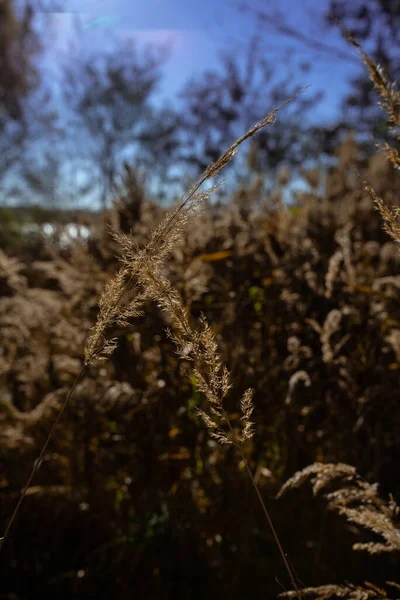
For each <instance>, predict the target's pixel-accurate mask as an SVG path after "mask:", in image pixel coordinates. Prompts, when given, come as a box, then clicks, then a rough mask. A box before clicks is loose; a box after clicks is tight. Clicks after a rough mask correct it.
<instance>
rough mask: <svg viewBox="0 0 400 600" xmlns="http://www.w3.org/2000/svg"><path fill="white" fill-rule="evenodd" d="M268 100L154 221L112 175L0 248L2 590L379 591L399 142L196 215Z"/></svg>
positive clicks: (393, 458) (390, 422) (388, 467)
mask: <svg viewBox="0 0 400 600" xmlns="http://www.w3.org/2000/svg"><path fill="white" fill-rule="evenodd" d="M351 41H352V43H353V45H354V44H355V45H357V44H356V42H354V40H351ZM358 49H359V50H360V52H361V57H362V58H363V60H364V62H365V64H366V68H368V71H369V73H370V77H371V79H372V81H373V83H374V84H375V86H376V87H377V89H378V92H379V94H380V97H381V102H382V108H383V110H384V111H385V114H386V116H387V120H388V122H389V123H390V125H391V126H392V127H393V129H394V132H395V135H397V136H398V128H399V127H400V110H399V109H400V98H399V93H398V92H397V90H396V88H395V87H394V86H393V85H392V84H391V83H390V82H388V81H387V80H386V79H385V77H384V74H383V72H382V71H381V69H380V68H379V67H377V66H376V65H375V64H374V63H373V62H372V61H371V60H370V59H369V58H368V56H367V55H365V54H364V53H363V51H362V50H361V49H360V48H359V47H358ZM302 93H306V91H304V92H302ZM289 101H290V102H296V97H293V98H291V99H289V100H288V102H289ZM271 108H272V111H271V112H270V113H269V114H268V115H267V116H266V117H265V118H264V120H262V121H261V122H259V123H258V124H257V125H255V126H254V127H253V128H251V129H250V130H249V131H248V132H247V133H245V134H244V135H243V137H242V138H240V139H239V140H237V141H236V142H235V143H234V144H233V145H232V146H231V147H230V148H229V149H228V150H227V151H226V152H225V153H224V154H223V155H222V156H221V157H220V158H219V159H218V160H217V162H216V163H214V164H212V165H211V166H210V167H208V169H207V170H206V171H205V172H204V173H203V175H202V176H201V178H200V179H199V180H198V182H197V183H196V184H195V185H194V186H193V187H192V188H191V189H190V190H189V192H188V193H187V195H186V196H184V197H183V199H182V200H181V201H180V202H179V203H178V204H177V205H176V206H174V207H173V208H172V209H170V210H169V211H166V210H165V209H164V208H162V207H161V206H159V205H157V204H155V203H153V202H152V201H150V200H148V199H147V198H146V195H145V192H144V190H143V189H142V188H141V185H140V183H139V182H138V180H137V178H136V176H135V172H134V171H133V170H132V169H130V168H129V167H128V166H126V172H125V178H124V183H123V186H122V187H121V189H120V190H119V192H118V194H116V197H115V201H114V205H113V208H112V210H110V211H107V212H104V214H103V215H102V219H100V220H99V219H97V220H96V223H95V224H93V227H92V229H91V234H90V236H89V237H88V238H87V239H86V238H82V239H78V240H74V243H71V244H69V245H68V244H67V245H66V244H63V243H61V242H60V239H61V233H63V234H64V235H65V230H64V231H63V228H62V226H60V228H59V229H56V230H55V231H54V232H53V235H52V236H51V237H48V236H47V237H46V236H43V235H40V234H32V235H24V236H23V237H21V238H18V239H17V241H15V239H14V238H12V239H13V242H12V243H11V241H10V242H9V244H4V247H3V248H2V249H1V250H0V327H1V353H0V420H1V429H0V439H1V447H0V453H1V470H0V497H1V507H0V514H1V522H2V523H3V527H2V531H4V534H2V535H3V539H2V542H1V543H2V548H1V553H0V573H1V580H2V591H1V595H2V596H3V597H5V598H10V599H11V598H31V597H36V596H39V595H40V596H41V597H47V596H48V597H50V596H51V597H54V596H56V597H57V598H85V599H86V598H91V597H96V598H103V597H104V598H106V597H107V598H108V597H110V596H113V597H117V598H118V599H121V600H122V599H125V598H132V597H140V598H142V597H143V598H185V599H186V598H187V599H191V598H196V599H197V598H203V597H204V596H206V597H207V598H217V597H219V598H221V597H222V598H238V599H239V598H240V599H241V598H275V597H277V596H278V595H284V596H286V597H297V598H299V599H301V598H306V597H310V598H316V599H320V600H322V599H330V598H332V599H335V598H349V599H350V598H351V599H354V600H356V599H358V600H364V599H378V598H379V599H380V598H398V597H399V592H400V578H399V565H400V563H399V550H400V528H399V519H400V511H399V507H398V504H397V503H396V501H397V502H399V499H400V444H399V434H398V432H399V430H400V411H399V404H398V383H399V372H400V305H399V286H400V278H399V274H398V273H399V267H400V254H399V247H398V245H399V243H400V227H399V225H398V222H397V216H398V211H399V209H398V207H397V204H398V196H397V194H398V189H399V179H400V177H399V173H398V168H399V165H400V158H399V154H398V152H397V150H396V142H398V141H399V138H398V137H397V139H396V140H395V142H394V144H393V146H389V145H385V146H384V147H382V148H381V149H380V151H379V152H377V153H376V154H375V155H372V156H371V157H369V158H368V159H367V160H361V159H360V158H359V153H358V148H357V143H356V142H355V141H354V139H353V138H352V137H351V136H350V135H349V136H348V137H347V138H346V139H344V140H343V142H342V143H341V144H340V146H339V147H338V148H337V151H336V157H337V161H336V164H335V165H334V166H332V167H330V168H329V170H328V172H322V171H319V170H318V169H313V170H310V169H304V170H303V176H304V178H305V180H306V181H307V183H308V191H306V192H302V193H298V194H297V197H296V202H295V203H293V204H292V205H290V206H287V205H285V203H284V202H283V199H282V195H283V188H284V186H285V185H286V183H287V177H288V174H287V172H285V171H284V170H282V171H281V172H280V174H279V176H278V181H279V185H278V186H277V187H276V189H275V190H274V192H273V193H271V194H269V195H265V194H263V192H262V187H261V186H260V181H259V179H258V178H255V179H254V181H253V182H251V183H250V184H246V185H243V186H242V187H240V188H239V189H237V191H236V192H235V193H234V194H233V195H232V197H231V199H230V202H229V204H228V205H226V204H224V205H221V204H218V203H216V204H215V203H212V202H209V198H210V196H211V195H212V194H213V192H214V191H215V186H220V185H223V182H219V181H218V182H217V183H216V184H215V177H216V176H217V175H218V174H219V172H220V171H222V170H223V168H224V166H226V165H227V164H228V162H230V161H231V160H235V154H236V152H241V151H242V149H241V144H242V143H243V142H245V141H246V140H247V139H248V138H250V137H252V136H253V135H256V134H257V132H258V131H259V130H260V129H263V128H266V130H267V129H268V127H270V126H272V125H273V122H274V121H275V119H281V120H283V121H284V119H285V108H286V107H285V105H283V106H281V107H279V109H278V108H274V107H271ZM208 180H210V181H211V180H212V181H213V183H214V184H215V186H214V187H211V188H209V189H207V191H204V186H203V184H204V183H205V182H206V181H208ZM393 207H394V208H393ZM10 239H11V238H10ZM32 469H33V470H32ZM20 490H22V494H21V491H20ZM32 590H34V592H32Z"/></svg>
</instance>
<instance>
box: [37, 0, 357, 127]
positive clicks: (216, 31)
mask: <svg viewBox="0 0 400 600" xmlns="http://www.w3.org/2000/svg"><path fill="white" fill-rule="evenodd" d="M238 4H239V0H201V1H198V0H66V1H65V0H64V2H63V7H64V8H63V10H62V12H58V13H50V14H48V15H47V19H48V23H49V25H50V26H51V31H52V42H51V50H52V55H53V56H54V55H57V52H59V53H62V52H63V48H65V42H66V40H67V39H69V38H70V37H71V35H72V31H73V28H72V24H73V22H74V21H76V20H78V21H79V23H80V34H79V39H77V40H76V43H77V44H79V45H81V46H82V48H87V49H95V48H101V47H103V46H104V45H105V44H106V42H107V38H112V37H113V38H116V39H121V40H123V39H127V38H134V39H136V40H137V41H138V42H139V44H140V43H145V42H153V43H159V42H163V41H166V40H170V42H171V43H172V54H171V56H170V58H169V60H168V62H167V64H166V65H165V67H164V69H163V75H164V76H163V80H162V82H161V85H160V92H159V96H160V98H164V99H170V100H173V99H174V97H176V94H177V93H178V92H179V91H180V90H181V89H182V87H183V85H184V84H185V82H186V81H187V80H188V79H189V77H190V76H192V75H196V74H200V73H202V72H203V71H204V70H206V69H212V68H215V67H216V66H218V52H219V50H221V49H226V50H229V49H237V48H239V49H240V48H245V46H246V44H247V43H248V41H249V39H250V37H251V35H252V34H253V33H254V32H255V30H256V25H255V23H256V21H255V19H254V18H253V17H252V16H251V15H250V14H248V13H247V14H243V13H240V11H239V10H238ZM328 4H329V2H328V0H272V1H271V0H263V1H261V0H248V5H249V6H250V7H251V8H253V9H256V10H262V11H263V12H264V13H267V14H270V15H274V14H275V13H276V11H277V10H281V12H282V14H283V15H284V17H285V20H286V21H287V22H288V23H289V24H290V25H292V26H294V27H295V28H296V29H297V30H299V31H302V32H303V33H309V34H310V35H312V36H313V38H314V39H316V40H317V41H319V42H323V43H325V44H328V45H329V46H331V47H333V48H338V49H341V50H342V51H343V52H346V53H347V54H348V55H350V56H352V57H353V59H354V58H356V57H355V55H354V52H353V50H352V49H351V48H348V46H347V44H346V42H344V41H343V40H342V39H341V37H340V35H339V34H338V33H337V32H336V31H335V30H334V29H332V28H331V29H328V28H324V26H323V24H322V19H323V14H324V12H325V11H326V9H327V7H328ZM258 31H259V32H260V33H261V35H262V38H263V43H264V44H265V48H266V49H267V51H268V56H269V57H270V59H271V60H272V61H273V62H275V63H278V64H279V63H280V61H281V63H282V68H283V69H284V68H285V65H284V62H283V61H282V54H283V49H284V47H288V46H291V47H292V49H293V50H294V51H295V53H296V57H299V58H301V59H302V58H304V59H305V60H307V59H308V60H310V59H311V60H312V62H313V67H312V69H311V71H310V72H309V73H305V74H304V73H299V77H298V80H299V85H300V86H303V85H306V84H311V85H312V86H313V91H320V90H321V91H322V92H323V93H324V101H323V102H322V104H321V106H320V108H319V109H318V111H317V113H316V114H315V119H316V120H318V119H330V118H333V117H334V115H335V114H337V111H338V110H339V106H340V100H341V98H342V97H343V95H344V93H345V92H346V89H347V82H348V79H349V77H350V76H351V75H354V74H355V73H357V72H359V71H360V69H361V68H362V67H361V65H359V64H357V60H356V61H355V62H354V63H352V62H351V61H341V60H338V59H337V58H334V57H330V56H329V55H328V54H323V53H322V54H316V53H315V52H314V51H309V50H307V48H306V47H305V46H304V45H302V44H300V43H298V42H294V41H293V40H292V41H290V40H289V39H287V38H284V37H282V36H281V35H278V34H277V33H276V31H274V29H273V28H272V27H270V26H269V25H268V24H267V25H263V26H261V27H260V28H259V29H258Z"/></svg>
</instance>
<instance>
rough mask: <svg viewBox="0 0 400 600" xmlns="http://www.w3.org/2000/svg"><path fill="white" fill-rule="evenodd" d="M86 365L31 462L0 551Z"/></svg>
mask: <svg viewBox="0 0 400 600" xmlns="http://www.w3.org/2000/svg"><path fill="white" fill-rule="evenodd" d="M86 366H87V365H85V364H84V365H82V368H81V370H80V372H79V374H78V375H77V376H76V378H75V381H74V383H73V384H72V386H71V387H70V389H69V392H68V394H67V395H66V397H65V399H64V402H63V403H62V406H61V408H60V410H59V411H58V414H57V417H56V418H55V420H54V422H53V425H52V426H51V429H50V431H49V434H48V436H47V439H46V441H45V443H44V444H43V447H42V449H41V451H40V453H39V456H38V457H37V459H36V460H35V462H34V463H33V468H32V471H31V473H30V475H29V477H28V480H27V482H26V484H25V486H24V488H23V489H22V492H21V495H20V497H19V500H18V502H17V504H16V506H15V508H14V512H13V513H12V515H11V517H10V519H9V521H8V523H7V527H6V528H5V531H4V535H3V537H2V538H0V552H1V550H2V548H3V546H4V542H5V540H6V538H7V537H8V534H9V532H10V529H11V527H12V526H13V523H14V521H15V519H16V517H17V514H18V512H19V509H20V508H21V504H22V502H23V500H24V498H25V496H26V492H27V491H28V489H29V487H30V485H31V483H32V480H33V478H34V477H35V475H36V473H37V471H38V470H39V468H40V465H41V462H42V460H43V457H44V455H45V453H46V450H47V447H48V445H49V443H50V440H51V438H52V437H53V433H54V431H55V429H56V427H57V425H58V423H59V421H60V419H61V416H62V414H63V412H64V410H65V407H66V406H67V404H68V402H69V400H70V398H71V396H72V394H73V393H74V390H75V388H76V386H77V385H78V383H79V380H80V379H81V377H82V375H83V373H84V371H85V369H86Z"/></svg>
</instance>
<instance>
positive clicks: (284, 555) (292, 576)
mask: <svg viewBox="0 0 400 600" xmlns="http://www.w3.org/2000/svg"><path fill="white" fill-rule="evenodd" d="M223 415H224V418H225V420H226V423H227V425H228V427H229V430H230V432H231V434H232V436H233V440H232V441H233V444H234V446H235V447H236V448H237V449H238V450H239V452H240V455H241V458H242V460H243V462H244V465H245V467H246V470H247V474H248V476H249V478H250V481H251V483H252V485H253V488H254V491H255V492H256V494H257V498H258V500H259V502H260V504H261V507H262V510H263V512H264V515H265V517H266V519H267V522H268V525H269V528H270V530H271V532H272V535H273V537H274V540H275V543H276V545H277V546H278V550H279V553H280V555H281V557H282V560H283V563H284V565H285V567H286V570H287V572H288V575H289V578H290V581H291V582H292V586H293V588H294V590H295V592H296V595H297V599H298V600H302V599H303V597H302V595H301V592H300V590H299V588H298V586H297V584H296V581H295V579H294V575H293V573H292V569H291V568H290V565H289V562H288V559H287V558H286V554H285V552H284V550H283V547H282V544H281V542H280V539H279V536H278V534H277V532H276V529H275V527H274V524H273V523H272V519H271V516H270V514H269V511H268V509H267V507H266V504H265V502H264V500H263V497H262V496H261V492H260V490H259V487H258V485H257V483H256V481H255V479H254V477H253V473H252V472H251V469H250V466H249V463H248V461H247V458H246V457H245V454H244V452H243V446H242V444H241V443H240V441H238V440H237V436H236V434H235V432H234V430H233V427H232V425H231V422H230V420H229V417H228V414H227V412H226V411H225V410H224V411H223Z"/></svg>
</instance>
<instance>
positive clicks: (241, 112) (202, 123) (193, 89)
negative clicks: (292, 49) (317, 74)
mask: <svg viewBox="0 0 400 600" xmlns="http://www.w3.org/2000/svg"><path fill="white" fill-rule="evenodd" d="M290 58H291V56H290V55H288V56H287V57H286V59H287V62H290ZM282 60H284V57H282ZM220 64H221V66H220V69H218V70H217V69H215V70H213V71H207V72H206V73H204V74H203V75H202V76H201V77H199V78H197V79H192V80H191V81H189V82H188V84H187V85H186V87H185V88H184V90H183V92H182V94H181V97H182V99H183V102H184V107H183V110H182V118H181V128H182V139H183V141H184V147H185V148H187V150H186V152H184V153H183V154H182V156H181V159H182V161H183V162H184V164H187V165H188V166H191V167H192V168H193V170H194V171H195V172H199V171H201V170H203V169H204V168H205V167H206V166H207V165H208V164H210V163H211V162H214V161H215V160H216V159H217V158H218V157H219V155H220V153H221V151H222V150H223V148H224V147H225V146H226V144H227V143H229V142H231V141H233V140H234V139H235V138H236V137H238V135H239V133H240V131H242V130H243V129H246V128H247V127H248V126H249V125H251V123H252V122H256V121H257V120H259V119H260V118H261V117H262V116H263V115H264V114H265V111H266V110H268V109H272V108H275V107H276V106H277V105H279V104H281V103H282V102H283V101H284V100H286V99H287V98H288V97H290V96H291V95H292V94H293V93H294V92H295V91H297V90H299V89H300V88H301V85H300V83H296V80H295V78H294V77H293V73H292V72H291V70H290V69H285V75H283V76H281V74H280V70H279V69H276V68H275V66H273V64H272V62H270V61H268V60H267V59H266V58H265V56H264V54H263V51H262V48H261V45H260V38H258V37H256V36H254V37H253V38H252V40H251V42H250V44H249V45H248V47H247V49H246V52H245V53H241V52H238V53H236V54H227V53H223V54H221V56H220ZM306 70H307V67H306V65H303V71H306ZM318 98H319V96H318V95H316V94H313V93H312V92H311V91H309V90H307V92H306V93H304V94H302V95H301V96H299V97H298V98H297V99H296V102H293V103H291V104H290V105H289V106H287V107H286V108H285V112H284V114H283V113H282V116H281V119H280V120H278V121H277V123H276V124H275V125H274V126H273V127H271V128H268V130H267V131H265V132H260V134H259V135H258V137H257V140H256V141H255V146H254V145H253V148H252V152H253V158H252V160H251V161H250V164H251V166H252V169H253V170H255V171H258V172H260V171H262V172H266V171H268V170H269V172H270V174H271V175H272V174H273V173H274V172H275V171H276V169H277V167H279V166H280V165H281V164H283V163H286V164H288V165H293V166H297V165H299V164H300V163H303V162H304V160H306V159H307V158H308V157H310V156H312V154H313V148H312V146H311V145H310V143H309V140H308V139H307V135H306V129H305V124H304V121H305V116H306V115H307V114H309V111H310V110H311V109H312V108H313V106H314V105H315V103H316V102H317V101H318ZM247 166H248V165H247ZM235 171H236V172H237V171H238V165H237V164H236V166H235ZM246 171H248V169H246ZM243 177H244V170H243V172H242V178H243Z"/></svg>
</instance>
